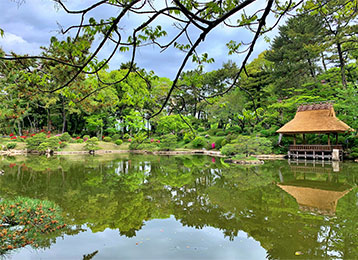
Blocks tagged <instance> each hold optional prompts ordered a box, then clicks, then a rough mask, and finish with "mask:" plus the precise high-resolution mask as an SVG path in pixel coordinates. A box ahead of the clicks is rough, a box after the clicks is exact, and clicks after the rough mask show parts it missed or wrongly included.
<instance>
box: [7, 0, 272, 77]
mask: <svg viewBox="0 0 358 260" xmlns="http://www.w3.org/2000/svg"><path fill="white" fill-rule="evenodd" d="M0 1H1V7H2V8H3V10H6V12H4V14H3V15H2V16H0V25H1V28H2V29H4V31H5V34H6V38H3V39H0V45H1V46H2V48H3V49H4V50H5V51H6V52H9V51H14V52H16V53H19V54H26V53H29V54H31V55H34V54H39V53H40V51H41V50H40V46H47V45H48V44H49V40H50V37H51V36H56V37H58V38H59V39H60V40H62V39H64V36H62V35H60V34H59V26H58V24H61V25H62V26H63V27H64V28H66V27H67V26H70V25H74V24H78V23H79V21H80V16H78V15H69V14H67V13H66V12H65V11H64V10H62V9H61V8H60V9H55V8H54V4H53V1H49V0H28V1H26V2H25V3H24V4H23V5H20V6H18V5H17V4H15V3H14V2H12V1H10V0H0ZM94 2H96V1H94V0H87V1H75V0H73V1H67V2H66V4H67V5H68V8H69V9H71V10H78V9H81V8H84V7H85V6H88V5H91V4H93V3H94ZM157 3H158V2H157ZM159 3H160V2H159ZM250 8H253V9H252V10H249V12H253V11H254V10H256V9H257V8H258V7H257V6H256V5H255V6H252V7H250ZM118 12H119V9H117V8H113V7H111V6H103V7H100V8H98V9H95V10H94V11H91V12H90V13H89V15H88V16H89V17H91V16H93V17H94V18H95V19H96V20H100V19H107V18H109V17H111V16H115V15H117V14H118ZM89 17H88V18H89ZM88 18H87V19H88ZM145 18H147V17H145ZM236 18H237V17H234V18H233V19H232V21H235V19H236ZM143 19H144V18H143V17H142V16H138V15H135V14H133V15H131V16H126V17H125V18H124V19H123V21H121V23H120V24H119V27H120V28H123V31H122V32H124V35H123V38H122V39H126V38H127V37H128V35H129V34H131V33H132V28H133V26H139V25H140V24H141V23H142V22H143ZM271 19H272V17H270V20H271ZM269 22H271V21H269ZM172 23H173V21H172V20H170V19H167V18H166V17H160V18H159V19H158V21H156V23H155V24H153V26H156V25H161V26H162V28H163V29H165V30H166V31H167V32H168V36H169V37H168V38H167V39H165V41H167V40H168V39H169V38H170V37H173V36H174V35H176V33H177V32H178V31H177V29H176V28H174V27H173V26H172ZM73 33H75V32H73ZM199 33H200V32H198V30H195V29H193V30H191V31H190V34H191V35H192V38H193V39H194V40H195V39H196V38H197V37H198V36H199ZM252 37H253V34H252V33H250V32H249V31H248V30H245V29H235V28H228V27H226V26H222V25H220V26H218V27H217V28H215V29H214V30H213V31H212V32H211V33H210V34H209V35H208V36H207V37H206V39H205V41H204V42H202V43H201V44H200V45H199V48H198V50H197V51H198V53H199V54H202V53H204V52H207V53H209V57H212V58H214V59H215V63H213V64H209V65H207V66H206V71H210V70H214V69H218V68H220V67H221V66H222V64H223V63H224V62H227V61H228V60H233V61H235V62H236V63H238V64H240V63H241V61H242V60H243V57H244V55H232V56H228V54H227V52H228V50H227V47H226V45H225V44H226V43H227V42H229V41H230V40H236V41H237V42H240V41H244V42H249V41H250V40H251V39H252ZM179 41H183V42H186V40H185V37H184V36H182V38H181V39H180V40H179ZM96 43H98V41H96ZM268 46H269V44H268V43H266V42H264V41H262V40H260V41H259V42H258V45H257V46H256V48H255V51H254V53H253V54H252V57H251V58H250V60H253V59H254V58H256V56H257V55H258V54H259V53H260V52H262V51H263V50H264V49H266V48H268ZM95 47H96V46H93V48H92V50H94V49H95ZM111 51H112V46H111V45H106V46H105V48H103V50H101V52H100V55H99V56H98V58H99V59H104V58H107V57H108V56H109V54H110V53H111ZM184 57H185V53H183V52H180V51H179V50H176V49H175V48H173V47H170V48H168V49H167V50H166V51H165V52H163V53H160V49H159V48H158V47H155V46H146V47H143V48H140V50H138V52H137V54H136V61H135V62H136V63H137V64H138V66H139V67H142V68H144V69H146V70H153V71H154V72H155V73H156V74H158V75H159V76H161V77H168V78H171V79H173V78H174V76H175V74H176V72H177V71H178V68H179V67H180V65H181V63H182V61H183V59H184ZM129 59H130V57H129V53H117V54H116V55H115V56H114V58H113V60H112V61H111V62H110V69H118V68H119V66H120V64H121V63H122V62H128V61H129ZM195 67H196V64H193V63H191V62H190V61H189V62H188V64H187V66H186V67H185V70H192V69H195Z"/></svg>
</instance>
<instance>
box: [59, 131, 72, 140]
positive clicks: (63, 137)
mask: <svg viewBox="0 0 358 260" xmlns="http://www.w3.org/2000/svg"><path fill="white" fill-rule="evenodd" d="M71 139H72V137H71V136H70V134H69V133H67V132H65V133H63V134H62V135H61V136H60V140H61V142H69V141H70V140H71Z"/></svg>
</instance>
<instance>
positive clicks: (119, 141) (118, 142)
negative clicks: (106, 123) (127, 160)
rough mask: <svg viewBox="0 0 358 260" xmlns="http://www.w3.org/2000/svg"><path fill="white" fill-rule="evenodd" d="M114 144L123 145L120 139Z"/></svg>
mask: <svg viewBox="0 0 358 260" xmlns="http://www.w3.org/2000/svg"><path fill="white" fill-rule="evenodd" d="M114 143H115V144H116V145H121V144H122V143H123V141H122V140H121V139H117V140H116V141H115V142H114Z"/></svg>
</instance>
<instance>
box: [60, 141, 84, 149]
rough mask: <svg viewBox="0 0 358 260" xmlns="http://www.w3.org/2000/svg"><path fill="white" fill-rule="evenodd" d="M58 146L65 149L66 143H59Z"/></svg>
mask: <svg viewBox="0 0 358 260" xmlns="http://www.w3.org/2000/svg"><path fill="white" fill-rule="evenodd" d="M78 140H81V139H78ZM59 144H60V148H65V147H66V146H67V145H68V143H66V142H60V143H59Z"/></svg>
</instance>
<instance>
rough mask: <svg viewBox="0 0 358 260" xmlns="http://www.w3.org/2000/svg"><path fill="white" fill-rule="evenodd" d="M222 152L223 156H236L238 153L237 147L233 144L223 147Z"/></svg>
mask: <svg viewBox="0 0 358 260" xmlns="http://www.w3.org/2000/svg"><path fill="white" fill-rule="evenodd" d="M220 152H221V153H222V154H223V155H227V156H230V155H234V154H236V153H238V151H237V149H236V146H235V145H233V144H227V145H225V146H223V148H221V150H220Z"/></svg>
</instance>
